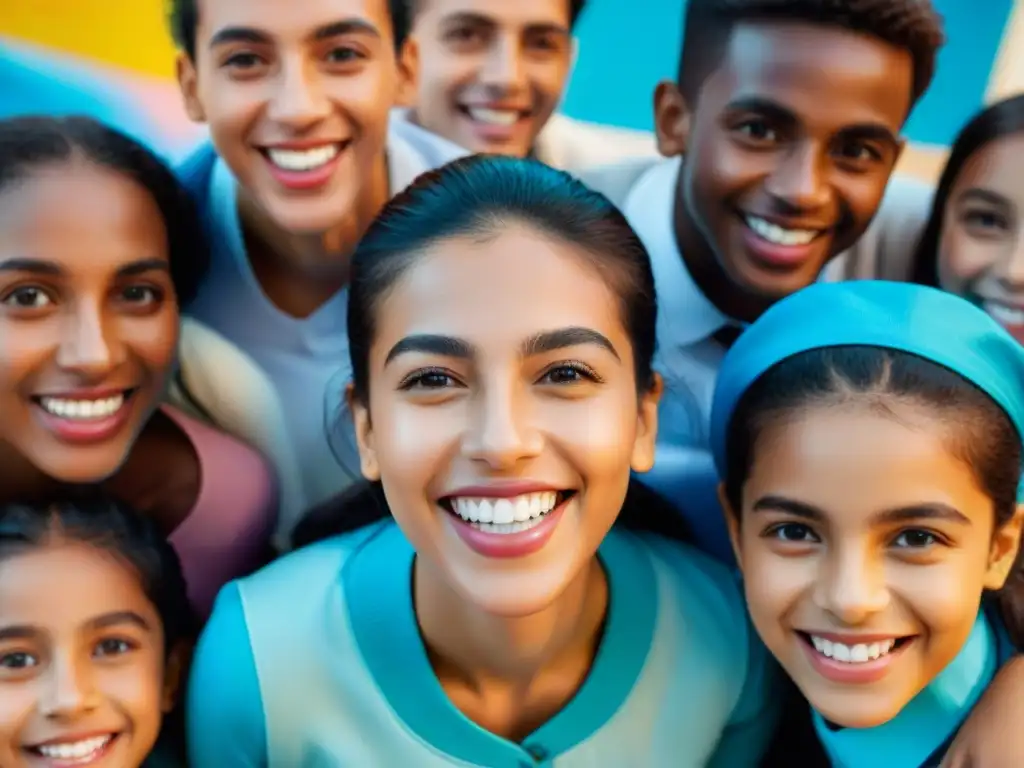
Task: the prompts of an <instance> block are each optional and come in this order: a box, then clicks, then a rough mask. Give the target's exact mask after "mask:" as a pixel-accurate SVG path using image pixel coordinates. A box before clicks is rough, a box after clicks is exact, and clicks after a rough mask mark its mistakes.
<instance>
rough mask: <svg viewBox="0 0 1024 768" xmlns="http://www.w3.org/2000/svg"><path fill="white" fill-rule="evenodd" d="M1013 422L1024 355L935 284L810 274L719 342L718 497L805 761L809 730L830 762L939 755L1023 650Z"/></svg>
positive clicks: (899, 764) (932, 760)
mask: <svg viewBox="0 0 1024 768" xmlns="http://www.w3.org/2000/svg"><path fill="white" fill-rule="evenodd" d="M808 317H815V318H817V319H816V321H815V322H814V323H808V322H807V321H806V320H807V318H808ZM1022 435H1024V349H1022V348H1021V346H1020V345H1019V344H1018V343H1017V342H1015V341H1014V339H1013V338H1011V336H1010V335H1009V334H1008V333H1007V332H1006V331H1005V330H1004V329H1003V328H1001V327H1000V326H999V325H998V324H997V323H996V322H995V321H994V320H993V319H992V318H990V317H989V316H988V315H987V314H986V313H985V312H983V311H982V310H980V309H978V308H977V307H975V306H973V305H972V304H970V303H969V302H967V301H965V300H963V299H960V298H958V297H955V296H952V295H950V294H946V293H943V292H940V291H938V290H935V289H932V288H927V287H923V286H915V285H905V284H897V283H885V282H876V281H863V282H853V283H845V284H822V285H816V286H813V287H811V288H808V289H807V290H805V291H803V292H801V293H799V294H796V295H795V296H792V297H790V298H788V299H786V300H784V301H782V302H780V303H779V304H778V305H776V306H775V307H773V308H772V309H771V310H769V311H768V312H767V313H766V314H765V315H764V316H763V317H762V318H761V319H760V320H758V321H757V322H756V323H754V324H753V325H752V326H751V327H750V329H749V330H748V331H747V332H746V333H745V334H744V335H743V336H742V337H741V338H740V340H739V341H738V342H737V343H736V345H735V346H734V347H733V349H732V350H731V351H730V353H729V354H728V356H727V357H726V360H725V363H724V365H723V368H722V372H721V374H720V376H719V380H718V386H717V390H716V393H715V400H714V408H713V419H712V440H713V450H714V454H715V460H716V463H717V465H718V468H719V472H720V473H721V476H722V478H723V483H722V486H721V497H722V502H723V505H724V506H725V508H726V515H727V518H728V523H729V526H730V531H731V536H732V541H733V546H734V548H735V551H736V554H737V557H738V560H739V563H740V566H741V568H742V570H743V574H744V577H745V584H746V595H747V601H748V604H749V608H750V612H751V615H752V617H753V621H754V624H755V626H756V628H757V630H758V632H759V634H760V635H761V638H762V639H763V640H764V642H765V644H766V645H767V646H768V648H769V649H770V650H771V651H772V653H773V654H774V655H775V657H776V658H777V659H778V660H779V662H780V663H781V664H782V666H783V667H784V668H785V669H786V671H787V672H788V673H789V675H790V677H791V678H792V680H793V681H794V682H795V684H796V686H797V687H798V688H799V689H800V692H801V693H802V694H803V695H804V697H805V698H806V699H807V701H808V702H809V704H810V706H811V709H812V720H813V730H810V731H809V733H811V734H813V736H812V737H811V740H810V741H811V744H809V745H808V744H805V745H803V748H802V749H801V754H803V755H805V758H804V759H805V762H804V763H801V764H802V765H803V764H808V765H810V764H813V763H812V762H808V761H810V760H811V758H810V757H809V756H808V755H809V753H808V752H806V749H807V748H808V747H810V746H814V745H813V741H814V737H816V740H817V741H818V742H819V744H820V746H821V747H823V748H824V752H825V753H826V754H827V759H828V762H829V763H831V764H832V765H834V766H843V768H860V766H871V768H919V767H923V766H937V765H939V763H940V761H941V760H942V758H943V755H944V754H945V753H946V751H947V750H948V749H949V746H950V744H951V743H952V741H953V739H954V737H955V736H956V733H957V731H958V729H959V727H960V725H961V724H962V723H963V721H964V720H965V719H966V717H967V715H968V714H969V713H970V711H971V708H972V707H973V706H974V704H975V703H976V702H977V701H978V699H979V697H980V696H981V694H982V693H983V692H984V690H985V689H986V687H987V686H988V685H989V683H990V681H991V680H992V679H993V676H994V675H995V673H996V671H997V670H998V669H999V667H1000V666H1001V664H1002V663H1003V662H1005V661H1006V660H1007V659H1008V658H1009V657H1010V656H1012V655H1013V654H1014V653H1016V647H1017V646H1018V645H1019V642H1020V639H1021V627H1020V624H1019V622H1018V620H1017V616H1018V610H1019V606H1020V605H1021V601H1020V581H1019V579H1020V575H1019V572H1018V569H1017V556H1018V549H1019V544H1020V535H1021V523H1022V520H1024V516H1022V509H1024V507H1022V506H1021V504H1020V500H1021V496H1020V493H1019V491H1018V483H1019V479H1020V476H1021V456H1022ZM797 748H798V746H796V745H793V744H790V754H791V755H792V754H793V750H795V749H797ZM826 764H828V763H826Z"/></svg>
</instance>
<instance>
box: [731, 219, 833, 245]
mask: <svg viewBox="0 0 1024 768" xmlns="http://www.w3.org/2000/svg"><path fill="white" fill-rule="evenodd" d="M743 220H744V221H745V222H746V224H747V226H748V227H750V229H751V230H752V231H753V232H754V234H755V235H757V236H758V237H760V238H762V239H764V240H767V241H768V242H769V243H775V244H776V245H807V244H808V243H810V242H811V241H812V240H813V239H814V238H816V237H817V236H818V234H819V232H818V231H817V230H814V229H784V228H782V227H780V226H779V225H778V224H772V223H771V222H770V221H765V220H764V219H759V218H758V217H757V216H744V217H743Z"/></svg>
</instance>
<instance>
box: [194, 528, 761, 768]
mask: <svg viewBox="0 0 1024 768" xmlns="http://www.w3.org/2000/svg"><path fill="white" fill-rule="evenodd" d="M599 557H600V559H601V562H602V565H603V566H604V569H605V571H606V573H607V575H608V583H609V608H608V615H607V619H606V627H605V632H604V636H603V638H602V641H601V646H600V648H599V650H598V653H597V656H596V658H595V660H594V664H593V667H592V669H591V672H590V674H589V676H588V677H587V679H586V680H585V681H584V683H583V685H582V687H581V688H580V690H579V692H578V693H577V695H576V696H575V697H574V698H573V699H572V700H571V701H570V702H569V703H568V704H567V705H566V706H565V707H564V708H563V709H562V710H561V711H560V712H559V713H557V714H556V715H555V716H554V717H553V718H552V719H551V720H549V721H548V722H547V723H545V724H544V725H542V726H541V727H540V728H538V729H537V730H536V731H535V732H534V733H532V734H530V735H529V736H528V737H527V738H525V739H523V740H522V741H521V742H513V741H509V740H507V739H504V738H502V737H500V736H497V735H495V734H493V733H490V732H488V731H486V730H485V729H483V728H481V727H480V726H478V725H476V724H475V723H473V722H472V721H471V720H469V719H468V718H467V717H465V716H464V715H463V714H462V713H461V712H460V711H459V710H458V709H457V708H456V707H454V706H453V705H452V703H451V702H450V701H449V700H448V698H447V696H446V695H445V692H444V690H443V688H442V687H441V684H440V683H439V681H438V679H437V677H436V675H435V674H434V671H433V669H432V667H431V665H430V661H429V659H428V657H427V653H426V649H425V647H424V645H423V641H422V638H421V636H420V633H419V630H418V627H417V623H416V616H415V612H414V610H413V602H412V589H411V585H412V568H413V560H414V552H413V550H412V547H411V546H410V545H409V543H408V541H407V540H406V539H405V537H404V536H403V535H402V533H401V531H400V530H399V529H398V528H397V527H396V526H395V525H394V524H393V523H391V522H390V521H389V522H386V523H381V524H377V525H374V526H370V527H369V528H367V529H364V530H362V531H359V532H357V533H355V534H349V535H346V536H342V537H339V538H336V539H332V540H328V541H325V542H322V543H320V544H318V545H315V546H312V547H309V548H306V549H303V550H299V551H298V552H295V553H293V554H291V555H289V556H287V557H285V558H283V559H282V560H279V561H278V562H277V563H274V564H272V565H271V566H269V567H268V568H267V569H264V570H263V571H261V572H260V573H258V574H256V575H255V576H253V577H250V578H248V579H244V580H242V581H240V582H235V583H233V584H232V585H229V587H227V588H226V589H225V590H224V592H222V594H221V596H220V598H219V599H218V604H217V607H216V609H215V610H214V615H213V618H212V619H211V621H210V624H209V625H208V627H207V629H206V631H205V632H204V634H203V638H202V639H201V641H200V644H199V647H198V649H197V653H196V661H195V665H194V668H193V676H192V680H191V684H190V687H189V707H188V717H189V742H190V750H191V762H192V764H193V765H196V766H207V765H209V766H214V765H216V766H217V767H218V768H236V767H237V768H241V767H242V766H246V767H249V766H282V768H283V767H284V766H287V767H288V768H292V767H293V766H321V765H322V766H335V765H337V766H349V765H360V766H361V765H373V766H380V767H381V768H389V767H390V766H395V768H404V767H405V766H410V765H415V766H417V768H442V767H443V766H486V768H523V767H525V766H552V767H553V768H584V767H589V766H593V765H601V766H609V768H617V767H619V766H621V768H632V767H633V766H644V768H660V767H661V766H665V768H669V767H671V768H688V767H690V766H692V767H693V768H698V766H700V767H703V766H714V767H715V768H746V767H747V766H749V767H750V768H753V766H756V765H757V764H758V762H759V759H760V756H761V754H762V753H763V751H764V749H765V746H766V743H767V741H768V740H769V738H770V737H771V734H772V731H773V725H774V718H773V716H772V714H771V707H770V702H771V698H772V694H773V692H774V689H773V683H774V680H775V678H774V673H775V668H774V665H773V664H772V663H771V661H770V659H769V658H768V656H767V652H766V651H765V650H764V648H763V646H762V645H761V644H760V642H759V641H758V639H757V637H756V635H755V634H754V633H753V631H752V629H751V628H750V626H749V624H748V622H747V618H746V612H745V606H744V604H743V600H742V595H741V592H740V589H739V585H738V582H737V580H736V578H735V577H734V575H733V574H732V573H731V572H729V571H728V570H727V569H726V568H725V567H724V566H722V565H720V564H719V563H716V562H714V561H712V560H710V558H707V557H706V556H704V555H702V554H701V553H699V552H697V551H695V550H692V549H690V548H688V547H684V546H682V545H679V544H676V543H674V542H670V541H666V540H664V539H660V538H658V537H655V536H652V535H647V534H636V533H631V532H628V531H624V530H618V529H614V530H613V531H612V532H611V533H610V534H609V535H608V537H607V538H606V540H605V541H604V543H603V544H602V545H601V548H600V550H599Z"/></svg>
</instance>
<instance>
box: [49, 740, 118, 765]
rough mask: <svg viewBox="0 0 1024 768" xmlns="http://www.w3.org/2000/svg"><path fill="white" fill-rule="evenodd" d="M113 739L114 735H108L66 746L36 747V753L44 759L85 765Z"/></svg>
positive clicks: (70, 743)
mask: <svg viewBox="0 0 1024 768" xmlns="http://www.w3.org/2000/svg"><path fill="white" fill-rule="evenodd" d="M113 738H114V737H113V735H112V734H108V735H106V736H96V737H94V738H91V739H84V740H83V741H75V742H69V743H66V744H46V745H44V746H41V747H36V751H38V752H39V754H41V755H42V756H43V757H49V758H51V759H53V760H75V761H80V762H83V763H84V762H88V761H90V760H92V759H93V758H95V757H96V753H97V752H99V751H100V750H102V749H103V748H104V747H106V746H107V744H109V743H110V741H111V739H113Z"/></svg>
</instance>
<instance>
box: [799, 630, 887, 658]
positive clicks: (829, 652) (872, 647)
mask: <svg viewBox="0 0 1024 768" xmlns="http://www.w3.org/2000/svg"><path fill="white" fill-rule="evenodd" d="M811 642H812V643H813V644H814V649H815V650H816V651H817V652H818V653H820V654H821V655H822V656H827V657H828V658H830V659H835V660H836V661H842V662H846V663H847V664H863V663H864V662H866V661H874V660H875V659H877V658H878V657H879V656H885V655H886V654H887V653H889V651H891V650H892V649H893V646H894V645H896V639H895V638H893V639H890V640H882V641H881V642H878V643H857V644H856V645H845V644H843V643H837V642H833V641H832V640H827V639H825V638H824V637H818V636H817V635H811Z"/></svg>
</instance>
